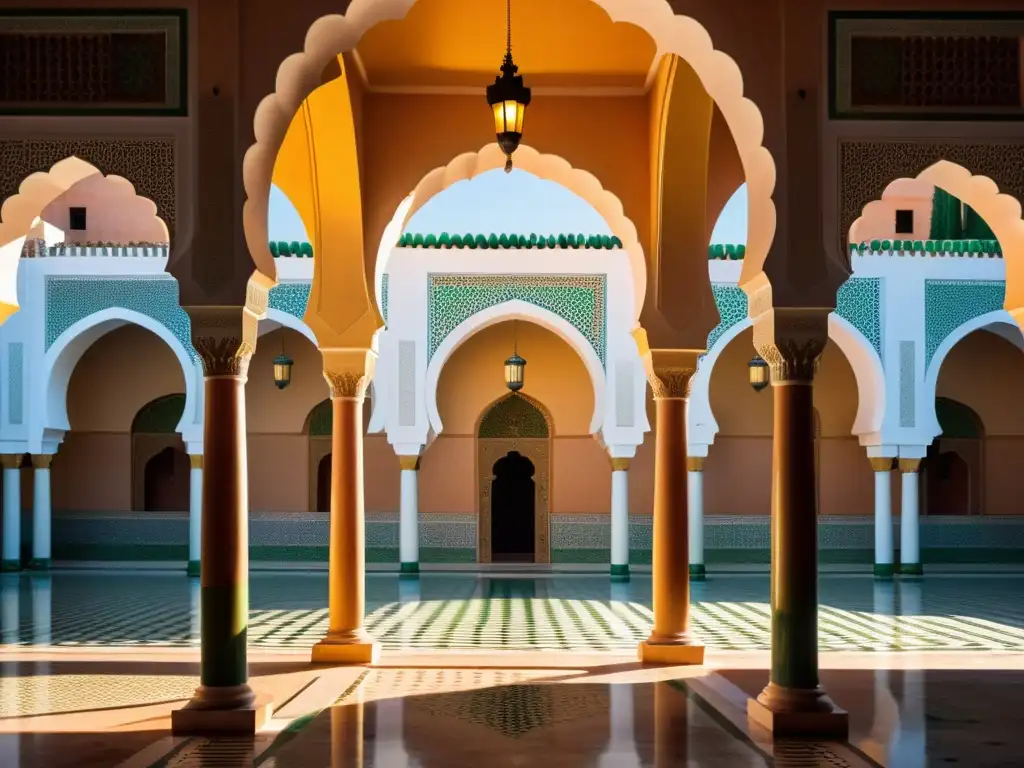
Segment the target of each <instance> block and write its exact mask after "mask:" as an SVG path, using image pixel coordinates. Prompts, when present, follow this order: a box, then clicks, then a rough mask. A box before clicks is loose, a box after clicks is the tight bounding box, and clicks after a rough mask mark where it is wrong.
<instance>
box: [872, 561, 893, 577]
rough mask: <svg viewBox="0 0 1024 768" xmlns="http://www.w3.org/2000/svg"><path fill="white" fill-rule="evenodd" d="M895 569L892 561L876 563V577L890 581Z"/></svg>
mask: <svg viewBox="0 0 1024 768" xmlns="http://www.w3.org/2000/svg"><path fill="white" fill-rule="evenodd" d="M893 570H894V569H893V567H892V563H875V568H874V574H875V578H876V579H884V580H885V581H888V580H889V579H891V578H892V574H893Z"/></svg>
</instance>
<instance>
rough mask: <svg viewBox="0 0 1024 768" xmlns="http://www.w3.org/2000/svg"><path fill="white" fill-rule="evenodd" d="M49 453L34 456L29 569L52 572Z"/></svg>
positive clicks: (51, 511)
mask: <svg viewBox="0 0 1024 768" xmlns="http://www.w3.org/2000/svg"><path fill="white" fill-rule="evenodd" d="M52 459H53V455H52V454H49V453H34V454H32V560H31V562H30V563H29V568H31V569H32V570H35V571H48V570H50V529H51V525H52V520H53V510H52V509H51V506H50V461H51V460H52Z"/></svg>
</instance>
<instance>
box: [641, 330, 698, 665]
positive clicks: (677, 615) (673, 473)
mask: <svg viewBox="0 0 1024 768" xmlns="http://www.w3.org/2000/svg"><path fill="white" fill-rule="evenodd" d="M699 354H700V352H699V351H697V350H651V352H650V359H649V360H648V361H647V363H648V381H649V382H650V384H651V388H652V389H653V391H654V403H655V408H656V413H657V421H656V424H657V426H656V431H655V443H654V445H655V457H654V530H653V531H652V534H651V537H652V544H651V550H652V551H651V582H652V584H651V587H652V597H653V603H654V606H653V607H654V627H653V629H652V630H651V635H650V637H648V638H647V640H645V641H644V642H642V643H641V644H640V653H639V655H640V660H641V661H643V662H651V663H656V664H702V663H703V662H704V646H703V645H702V644H701V643H699V642H697V641H696V640H695V639H694V638H693V637H692V636H691V635H690V574H689V564H688V562H687V560H688V559H689V558H688V556H687V555H688V551H689V550H688V544H687V539H688V534H689V532H688V530H687V504H686V464H685V459H686V398H687V396H688V395H689V388H690V379H691V378H692V377H693V374H694V372H695V371H696V370H697V357H698V355H699Z"/></svg>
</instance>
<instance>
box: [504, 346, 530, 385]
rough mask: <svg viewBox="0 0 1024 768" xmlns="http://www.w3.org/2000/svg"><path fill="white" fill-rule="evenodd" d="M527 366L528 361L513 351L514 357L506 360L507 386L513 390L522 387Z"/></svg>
mask: <svg viewBox="0 0 1024 768" xmlns="http://www.w3.org/2000/svg"><path fill="white" fill-rule="evenodd" d="M525 368H526V361H525V360H524V359H523V358H521V357H520V356H519V355H517V354H515V353H514V352H513V353H512V357H510V358H509V359H508V360H506V361H505V386H507V387H508V388H509V389H511V390H512V391H513V392H518V391H519V390H520V389H522V388H523V374H524V373H525Z"/></svg>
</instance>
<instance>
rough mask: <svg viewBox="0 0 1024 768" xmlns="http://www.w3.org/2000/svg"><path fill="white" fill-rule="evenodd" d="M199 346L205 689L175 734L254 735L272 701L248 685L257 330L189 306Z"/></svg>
mask: <svg viewBox="0 0 1024 768" xmlns="http://www.w3.org/2000/svg"><path fill="white" fill-rule="evenodd" d="M189 315H190V316H191V319H192V344H193V346H194V347H195V349H196V352H198V353H199V356H200V358H201V359H202V362H203V371H204V375H205V410H204V421H203V451H204V454H203V462H204V465H205V470H206V478H205V482H203V484H202V508H203V510H205V514H204V515H203V516H202V558H201V559H202V568H201V575H200V595H201V597H200V614H201V618H200V660H201V663H200V686H199V688H197V689H196V692H195V694H194V695H193V697H192V700H191V701H190V702H189V703H188V704H186V705H185V707H184V708H183V709H179V710H176V711H174V712H173V713H172V715H171V727H172V730H173V731H174V733H175V734H184V733H199V732H236V733H254V732H255V731H257V730H259V729H260V728H262V727H263V725H265V724H266V722H267V720H268V719H269V717H270V707H269V703H267V702H266V701H264V700H259V701H258V700H257V698H256V694H255V693H254V692H253V690H252V688H250V687H249V666H248V657H247V653H246V632H247V629H248V624H249V483H248V467H247V456H246V431H245V382H246V378H247V376H248V371H249V361H250V359H251V358H252V354H253V351H254V350H255V348H256V338H255V337H256V325H255V323H251V324H249V323H245V322H244V320H243V310H242V309H241V308H239V307H209V308H205V307H204V308H202V309H198V308H194V307H190V308H189Z"/></svg>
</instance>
